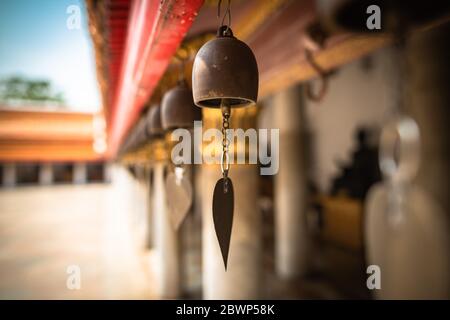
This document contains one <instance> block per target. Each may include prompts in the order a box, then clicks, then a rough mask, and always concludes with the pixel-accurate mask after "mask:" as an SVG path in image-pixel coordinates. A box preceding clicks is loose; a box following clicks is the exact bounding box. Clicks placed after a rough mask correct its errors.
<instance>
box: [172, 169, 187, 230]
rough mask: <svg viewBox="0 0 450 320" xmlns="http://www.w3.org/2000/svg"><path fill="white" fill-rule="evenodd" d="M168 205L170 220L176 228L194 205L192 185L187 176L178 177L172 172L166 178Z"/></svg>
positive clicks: (176, 228)
mask: <svg viewBox="0 0 450 320" xmlns="http://www.w3.org/2000/svg"><path fill="white" fill-rule="evenodd" d="M166 195H167V205H168V207H169V210H170V221H171V222H172V226H173V227H174V229H175V230H178V229H179V227H180V226H181V223H182V222H183V221H184V219H185V218H186V216H187V214H188V213H189V209H190V208H191V205H192V186H191V183H190V181H189V179H188V178H187V177H186V176H182V177H177V176H176V174H174V173H172V172H170V173H169V174H168V175H167V178H166Z"/></svg>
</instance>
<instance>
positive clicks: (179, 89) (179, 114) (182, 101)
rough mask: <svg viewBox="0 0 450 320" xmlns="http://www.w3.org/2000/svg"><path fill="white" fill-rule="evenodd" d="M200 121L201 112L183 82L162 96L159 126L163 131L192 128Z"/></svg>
mask: <svg viewBox="0 0 450 320" xmlns="http://www.w3.org/2000/svg"><path fill="white" fill-rule="evenodd" d="M201 119H202V111H201V110H200V109H199V108H197V107H196V106H195V104H194V100H192V91H191V90H190V89H189V87H188V86H187V84H186V82H185V81H182V82H180V83H179V84H178V85H177V86H176V87H174V88H172V89H170V90H169V91H167V92H166V94H164V97H163V99H162V102H161V124H162V128H163V129H164V130H172V129H176V128H193V127H194V121H197V120H201Z"/></svg>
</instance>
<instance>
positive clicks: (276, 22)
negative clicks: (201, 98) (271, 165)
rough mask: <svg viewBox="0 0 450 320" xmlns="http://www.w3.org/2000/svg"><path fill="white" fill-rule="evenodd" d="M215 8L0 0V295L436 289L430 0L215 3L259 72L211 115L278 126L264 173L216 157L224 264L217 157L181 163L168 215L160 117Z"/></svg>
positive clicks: (443, 77) (442, 272) (443, 117)
mask: <svg viewBox="0 0 450 320" xmlns="http://www.w3.org/2000/svg"><path fill="white" fill-rule="evenodd" d="M222 2H223V3H222V5H221V6H222V8H221V12H220V17H219V18H218V17H217V14H218V12H217V6H218V1H213V0H206V1H202V0H164V1H159V0H132V1H126V0H105V1H94V0H87V1H85V2H83V1H75V0H64V1H39V2H31V1H25V0H16V1H2V2H1V3H0V185H1V186H0V298H1V299H161V298H162V299H166V298H168V299H449V298H450V238H449V237H450V222H449V219H450V217H449V208H450V202H449V195H448V190H449V176H450V175H449V165H448V164H449V147H448V146H449V143H448V142H449V141H448V140H449V137H450V135H449V129H448V114H449V109H448V108H449V102H450V91H449V90H448V84H449V80H450V79H449V73H448V70H449V68H448V67H449V59H448V49H449V48H448V47H449V44H450V41H449V35H450V33H449V32H450V24H449V18H450V6H449V4H448V3H447V2H446V1H436V2H433V3H423V2H422V3H418V4H405V3H402V2H401V1H364V0H361V1H358V0H315V1H314V0H267V1H258V0H249V1H242V0H233V1H231V6H230V7H229V8H230V10H231V13H232V15H231V16H232V19H231V28H232V30H233V33H234V35H235V36H236V37H237V38H238V39H240V40H242V41H244V42H245V43H247V44H248V46H249V47H250V48H251V49H252V51H253V53H254V54H255V57H256V61H257V64H258V70H259V92H258V101H257V103H256V104H252V105H251V106H249V107H246V108H239V109H233V110H232V113H231V127H232V128H243V129H249V128H255V129H279V150H278V162H279V170H278V172H277V174H275V175H273V176H264V175H260V171H259V168H260V167H264V166H265V165H267V164H247V165H242V164H233V165H231V168H230V176H231V178H232V179H233V184H234V192H235V199H234V201H235V202H234V204H235V210H234V222H233V231H232V236H231V244H230V252H229V257H228V268H227V270H226V271H225V268H224V266H223V261H222V256H221V253H220V249H219V245H218V242H217V238H216V235H215V232H214V225H213V220H212V197H213V190H214V185H215V183H216V181H217V179H219V178H220V177H221V171H220V166H219V165H217V164H216V165H209V164H195V165H186V166H185V167H184V170H185V174H186V177H187V178H188V181H189V182H188V184H189V185H190V186H191V189H192V192H191V193H190V194H189V200H188V201H187V202H188V205H187V208H188V209H186V210H185V212H183V214H185V216H184V215H183V217H182V222H181V225H180V226H179V227H175V226H174V224H173V223H172V220H173V219H172V218H171V217H172V216H174V215H175V213H174V210H175V209H174V205H173V203H176V204H178V203H181V202H182V201H184V200H183V199H179V198H177V194H176V192H173V190H171V189H170V188H167V187H166V183H167V181H168V177H169V176H170V174H171V173H173V171H174V164H173V163H172V161H171V158H170V152H171V143H170V141H169V137H170V133H171V132H172V131H171V130H172V129H173V128H169V129H167V128H164V127H163V126H162V124H161V112H163V111H161V110H160V108H161V100H162V98H163V97H164V95H165V94H166V93H167V92H168V91H169V90H170V89H171V88H174V87H176V86H177V83H178V82H179V79H180V78H182V79H185V81H186V82H187V86H188V87H189V88H191V87H192V81H191V79H192V68H193V61H194V58H195V55H196V53H197V52H198V50H199V49H200V47H201V46H202V45H203V44H205V43H206V42H207V41H209V40H211V39H214V38H215V35H216V31H217V28H218V26H219V25H220V24H221V21H222V17H225V19H224V21H225V22H227V21H228V20H227V19H228V18H227V17H226V10H227V4H228V1H222ZM370 5H375V8H372V9H371V10H368V7H369V6H370ZM377 8H378V9H377ZM377 14H379V15H377ZM377 19H378V20H377ZM368 21H369V22H368ZM227 23H228V22H227ZM237 76H238V75H237ZM180 110H182V109H180ZM201 110H202V119H203V130H206V129H208V128H218V129H220V126H221V123H222V119H221V112H220V109H207V108H203V109H201ZM177 115H179V117H180V119H182V118H183V116H185V114H184V113H183V112H182V111H180V112H178V113H177ZM259 143H260V146H261V144H264V145H266V146H267V145H269V146H270V145H271V144H272V145H273V144H274V143H276V142H274V141H270V139H269V140H261V141H259ZM246 151H247V148H246V147H245V146H244V147H243V148H239V146H238V147H236V148H235V149H234V150H233V156H237V153H239V152H243V153H244V154H245V153H246ZM247 155H248V154H247ZM272 156H273V155H272ZM180 206H183V205H180ZM175 207H177V206H176V205H175ZM177 226H178V225H177ZM373 266H375V269H374V268H373ZM74 270H75V271H74ZM374 270H375V271H374ZM74 279H75V280H74ZM74 281H75V282H74Z"/></svg>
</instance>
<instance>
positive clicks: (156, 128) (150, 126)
mask: <svg viewBox="0 0 450 320" xmlns="http://www.w3.org/2000/svg"><path fill="white" fill-rule="evenodd" d="M146 122H147V123H146V132H147V135H148V136H149V137H154V136H159V135H162V134H163V132H164V130H163V127H162V123H161V107H160V106H159V105H154V106H152V107H150V110H148V112H147V116H146Z"/></svg>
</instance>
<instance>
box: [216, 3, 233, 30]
mask: <svg viewBox="0 0 450 320" xmlns="http://www.w3.org/2000/svg"><path fill="white" fill-rule="evenodd" d="M221 6H222V0H219V1H218V3H217V19H220V8H221ZM227 16H228V24H227V25H226V26H227V28H226V30H225V31H224V34H227V33H228V30H229V29H230V28H231V0H228V3H227V10H226V11H225V14H224V15H223V17H222V20H221V23H220V25H219V30H220V29H222V27H223V26H224V22H225V17H227Z"/></svg>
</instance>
